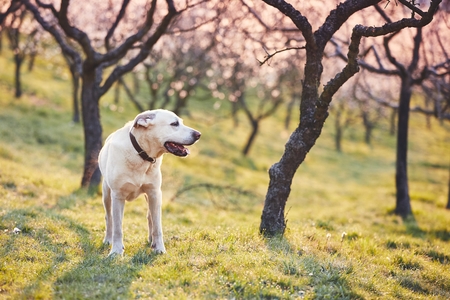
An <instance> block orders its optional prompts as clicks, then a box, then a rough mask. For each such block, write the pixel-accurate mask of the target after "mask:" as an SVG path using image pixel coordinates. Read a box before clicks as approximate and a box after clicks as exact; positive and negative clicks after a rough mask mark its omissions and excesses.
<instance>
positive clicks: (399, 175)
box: [395, 75, 412, 217]
mask: <svg viewBox="0 0 450 300" xmlns="http://www.w3.org/2000/svg"><path fill="white" fill-rule="evenodd" d="M411 86H412V83H411V78H410V76H408V75H406V76H405V75H404V76H403V77H402V78H401V91H400V104H399V107H398V126H397V129H398V132H397V162H396V174H395V185H396V189H397V201H396V207H395V213H396V214H397V215H400V216H402V217H407V216H408V215H411V214H412V211H411V203H410V198H409V188H408V170H407V153H408V121H409V103H410V101H411Z"/></svg>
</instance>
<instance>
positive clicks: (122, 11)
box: [105, 0, 130, 50]
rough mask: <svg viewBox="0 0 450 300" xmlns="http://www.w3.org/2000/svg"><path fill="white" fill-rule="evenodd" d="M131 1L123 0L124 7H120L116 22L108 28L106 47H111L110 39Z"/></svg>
mask: <svg viewBox="0 0 450 300" xmlns="http://www.w3.org/2000/svg"><path fill="white" fill-rule="evenodd" d="M129 3H130V0H123V2H122V7H121V8H120V11H119V14H118V15H117V18H116V20H115V21H114V24H113V25H112V26H111V28H110V29H109V30H108V33H107V34H106V36H105V47H106V49H107V50H109V49H110V45H109V40H110V39H111V37H112V36H113V34H114V31H115V30H116V28H117V26H118V25H119V23H120V21H121V20H122V19H123V16H124V15H125V11H126V9H127V6H128V4H129Z"/></svg>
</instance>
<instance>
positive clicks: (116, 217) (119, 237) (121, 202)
mask: <svg viewBox="0 0 450 300" xmlns="http://www.w3.org/2000/svg"><path fill="white" fill-rule="evenodd" d="M111 198H112V225H113V226H112V227H113V230H112V248H111V252H110V253H109V255H113V254H119V255H122V254H123V250H124V246H123V234H122V220H123V212H124V208H125V199H122V198H120V197H118V196H117V195H114V193H112V197H111Z"/></svg>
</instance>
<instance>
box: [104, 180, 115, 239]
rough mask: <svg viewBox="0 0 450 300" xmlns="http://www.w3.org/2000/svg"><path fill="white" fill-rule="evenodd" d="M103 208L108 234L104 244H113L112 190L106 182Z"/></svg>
mask: <svg viewBox="0 0 450 300" xmlns="http://www.w3.org/2000/svg"><path fill="white" fill-rule="evenodd" d="M102 189H103V206H104V207H105V221H106V233H105V239H104V240H103V243H104V244H112V229H113V228H112V226H113V225H112V224H113V223H112V221H113V220H112V212H111V189H110V188H109V186H108V184H107V183H106V181H105V180H104V181H103V188H102Z"/></svg>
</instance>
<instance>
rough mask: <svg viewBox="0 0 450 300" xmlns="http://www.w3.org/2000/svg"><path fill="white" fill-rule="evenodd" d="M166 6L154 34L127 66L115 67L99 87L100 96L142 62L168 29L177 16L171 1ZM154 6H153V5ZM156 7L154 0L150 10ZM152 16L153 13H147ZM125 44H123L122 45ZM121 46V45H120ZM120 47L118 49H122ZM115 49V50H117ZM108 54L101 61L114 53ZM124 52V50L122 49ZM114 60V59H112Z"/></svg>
mask: <svg viewBox="0 0 450 300" xmlns="http://www.w3.org/2000/svg"><path fill="white" fill-rule="evenodd" d="M166 2H167V6H168V12H167V15H166V16H164V18H163V20H162V21H161V23H160V24H159V25H158V27H157V28H156V30H155V32H154V33H153V35H152V36H150V37H149V38H148V39H147V41H145V42H144V43H143V45H142V48H141V51H139V53H138V54H137V55H136V56H135V57H133V58H132V59H131V60H130V61H129V62H128V63H127V64H125V65H122V66H117V67H116V68H115V69H114V70H113V71H112V73H111V74H110V75H109V77H108V78H107V79H106V81H105V83H104V84H103V86H101V87H100V95H103V94H105V93H106V92H107V91H108V90H109V88H110V87H111V86H112V85H113V84H114V82H115V81H116V80H118V79H119V78H120V77H121V76H122V75H123V74H125V73H127V72H129V71H131V70H132V69H133V68H134V67H135V66H137V65H138V64H139V63H140V62H142V61H143V60H144V59H145V58H147V56H148V55H149V53H150V50H151V49H152V47H153V46H154V45H155V44H156V42H157V41H158V40H159V38H160V37H161V36H162V35H163V34H164V32H165V31H166V30H167V28H168V27H169V24H170V22H171V21H172V19H173V18H174V17H175V16H176V15H177V14H178V12H177V10H176V9H175V6H174V5H173V0H166ZM153 4H154V5H153ZM155 7H156V0H154V1H153V3H152V8H151V9H150V10H154V9H155ZM149 14H153V12H151V13H149ZM124 44H125V43H124ZM122 46H123V45H122ZM122 46H120V47H119V48H122ZM119 48H116V49H115V50H117V49H119ZM115 50H113V51H111V52H108V53H107V54H106V55H105V56H104V57H103V59H104V58H105V57H106V56H110V55H112V53H113V52H114V51H115ZM124 50H125V49H124ZM113 58H114V59H115V57H113Z"/></svg>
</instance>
